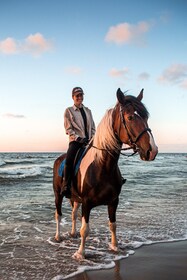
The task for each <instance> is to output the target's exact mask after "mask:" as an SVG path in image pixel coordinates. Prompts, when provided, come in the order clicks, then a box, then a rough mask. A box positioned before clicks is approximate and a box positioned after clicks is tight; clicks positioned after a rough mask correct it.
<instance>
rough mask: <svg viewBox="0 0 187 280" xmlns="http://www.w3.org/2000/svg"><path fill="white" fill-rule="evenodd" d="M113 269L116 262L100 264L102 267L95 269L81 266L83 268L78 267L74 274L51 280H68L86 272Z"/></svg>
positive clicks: (95, 267)
mask: <svg viewBox="0 0 187 280" xmlns="http://www.w3.org/2000/svg"><path fill="white" fill-rule="evenodd" d="M113 267H115V262H114V261H112V262H111V263H109V264H100V265H97V266H93V267H91V266H81V267H78V269H77V271H75V272H73V273H70V274H68V275H67V276H63V275H57V276H55V277H53V278H52V279H51V280H62V279H68V278H70V277H74V276H75V275H77V274H80V273H83V272H85V271H91V270H101V269H110V268H113Z"/></svg>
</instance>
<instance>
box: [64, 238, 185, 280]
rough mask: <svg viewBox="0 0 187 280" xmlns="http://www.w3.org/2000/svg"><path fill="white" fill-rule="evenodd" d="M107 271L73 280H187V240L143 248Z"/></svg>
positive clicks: (77, 276) (84, 275)
mask: <svg viewBox="0 0 187 280" xmlns="http://www.w3.org/2000/svg"><path fill="white" fill-rule="evenodd" d="M115 264H116V265H115V267H114V268H113V269H108V270H98V271H87V272H84V273H81V274H79V275H76V276H74V277H71V278H69V279H71V280H95V279H98V280H102V279H103V280H104V279H105V280H110V279H111V280H114V279H115V280H122V279H123V280H186V279H187V241H178V242H170V243H159V244H153V245H148V246H142V247H141V248H139V249H136V252H135V254H134V255H130V256H129V257H128V258H126V259H123V260H121V261H117V262H115Z"/></svg>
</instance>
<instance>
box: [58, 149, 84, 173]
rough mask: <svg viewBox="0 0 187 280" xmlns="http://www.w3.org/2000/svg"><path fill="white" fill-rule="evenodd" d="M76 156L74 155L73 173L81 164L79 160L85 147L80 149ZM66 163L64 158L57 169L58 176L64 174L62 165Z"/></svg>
mask: <svg viewBox="0 0 187 280" xmlns="http://www.w3.org/2000/svg"><path fill="white" fill-rule="evenodd" d="M77 154H78V156H76V160H75V164H74V175H76V174H77V172H78V169H79V166H80V164H81V160H82V159H83V157H84V155H85V154H86V149H82V151H78V152H77ZM65 163H66V159H64V160H63V161H62V162H61V164H60V166H59V169H58V176H60V177H63V175H64V166H65Z"/></svg>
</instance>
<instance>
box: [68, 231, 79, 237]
mask: <svg viewBox="0 0 187 280" xmlns="http://www.w3.org/2000/svg"><path fill="white" fill-rule="evenodd" d="M69 236H70V237H72V238H78V237H79V233H78V232H75V233H71V232H69Z"/></svg>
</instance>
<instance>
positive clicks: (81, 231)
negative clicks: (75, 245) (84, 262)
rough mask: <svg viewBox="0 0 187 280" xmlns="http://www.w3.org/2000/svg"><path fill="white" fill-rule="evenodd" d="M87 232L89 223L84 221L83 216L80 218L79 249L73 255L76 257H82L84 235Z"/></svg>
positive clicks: (85, 235) (83, 254) (84, 241)
mask: <svg viewBox="0 0 187 280" xmlns="http://www.w3.org/2000/svg"><path fill="white" fill-rule="evenodd" d="M88 234H89V223H86V221H85V218H84V217H83V218H82V226H81V229H80V235H81V244H80V247H79V250H78V251H77V252H76V253H75V254H74V255H73V256H74V257H75V258H76V259H84V257H85V243H86V237H87V236H88Z"/></svg>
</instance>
